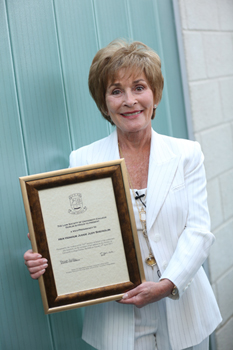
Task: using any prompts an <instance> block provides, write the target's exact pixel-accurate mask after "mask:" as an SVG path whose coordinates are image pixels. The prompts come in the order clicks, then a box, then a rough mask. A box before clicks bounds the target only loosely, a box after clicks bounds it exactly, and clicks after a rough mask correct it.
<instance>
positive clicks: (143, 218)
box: [139, 207, 146, 222]
mask: <svg viewBox="0 0 233 350" xmlns="http://www.w3.org/2000/svg"><path fill="white" fill-rule="evenodd" d="M139 218H140V221H141V222H146V211H145V209H144V208H143V207H142V208H141V210H140V211H139Z"/></svg>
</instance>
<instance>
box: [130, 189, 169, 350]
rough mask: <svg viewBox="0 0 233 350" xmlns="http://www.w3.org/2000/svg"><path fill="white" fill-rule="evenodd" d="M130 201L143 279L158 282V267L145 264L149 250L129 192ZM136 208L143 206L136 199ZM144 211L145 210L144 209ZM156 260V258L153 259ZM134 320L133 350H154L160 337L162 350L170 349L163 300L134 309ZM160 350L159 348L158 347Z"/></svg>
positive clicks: (143, 199) (140, 192)
mask: <svg viewBox="0 0 233 350" xmlns="http://www.w3.org/2000/svg"><path fill="white" fill-rule="evenodd" d="M136 191H137V192H138V193H139V195H142V194H145V193H146V189H141V190H134V192H135V193H136ZM130 193H131V199H132V204H133V211H134V216H135V221H136V227H137V232H138V239H139V244H140V248H141V255H142V261H143V267H144V272H145V278H146V280H147V281H153V282H158V281H159V277H158V267H157V265H156V266H154V268H153V269H152V268H151V267H150V266H148V265H147V264H146V262H145V260H146V258H147V257H148V255H149V250H148V247H147V243H146V240H145V238H144V236H143V233H142V224H141V221H140V219H139V212H138V208H137V205H136V200H135V199H134V193H133V191H132V190H130ZM142 201H143V202H144V203H145V204H146V198H145V197H142ZM137 202H138V207H139V208H140V209H141V207H142V206H143V205H142V203H141V202H140V200H139V199H137ZM144 209H145V210H146V208H144ZM155 259H156V257H155ZM134 318H135V343H134V349H135V350H142V349H143V350H156V349H157V345H156V343H157V342H158V344H159V343H160V337H162V338H163V339H162V343H163V346H166V347H163V349H167V350H169V349H170V344H169V340H168V339H169V336H168V331H167V317H166V305H165V299H162V300H160V301H159V302H156V303H151V304H148V305H146V306H144V307H142V308H140V309H139V308H137V307H136V306H135V307H134ZM165 339H167V342H168V344H166V345H165V344H164V341H165ZM159 348H160V347H159Z"/></svg>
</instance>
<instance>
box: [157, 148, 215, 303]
mask: <svg viewBox="0 0 233 350" xmlns="http://www.w3.org/2000/svg"><path fill="white" fill-rule="evenodd" d="M203 161H204V156H203V154H202V152H201V148H200V145H199V144H198V143H197V142H195V143H194V152H191V154H189V157H188V160H187V163H186V164H185V163H184V164H185V166H184V181H185V189H186V193H187V199H188V216H187V222H186V225H185V228H184V230H183V232H182V233H181V235H180V237H179V239H178V242H177V246H176V248H175V251H174V253H173V255H172V257H171V260H170V261H169V264H168V266H167V268H166V269H165V271H164V272H163V274H162V276H161V279H164V278H167V279H169V280H171V281H172V282H173V283H174V284H175V285H176V287H177V288H178V292H179V294H178V296H179V297H181V296H182V294H183V293H184V292H185V290H186V289H187V288H189V286H190V285H191V282H192V279H193V277H194V276H195V274H196V273H197V271H198V270H199V269H200V267H201V265H202V264H203V262H204V261H205V260H206V258H207V257H208V255H209V251H210V247H211V245H212V244H213V242H214V239H215V238H214V236H213V234H212V233H211V232H210V217H209V211H208V205H207V193H206V176H205V170H204V165H203Z"/></svg>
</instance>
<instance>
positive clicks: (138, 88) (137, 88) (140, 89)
mask: <svg viewBox="0 0 233 350" xmlns="http://www.w3.org/2000/svg"><path fill="white" fill-rule="evenodd" d="M136 90H137V91H142V90H144V86H141V85H140V86H136Z"/></svg>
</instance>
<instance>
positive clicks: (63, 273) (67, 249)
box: [20, 159, 145, 313]
mask: <svg viewBox="0 0 233 350" xmlns="http://www.w3.org/2000/svg"><path fill="white" fill-rule="evenodd" d="M126 173H127V172H126V166H125V162H124V159H119V160H116V161H111V162H105V163H99V164H94V165H90V166H82V167H77V168H69V169H65V170H58V171H53V172H48V173H42V174H38V175H31V176H25V177H21V178H20V185H21V190H22V195H23V200H24V206H25V212H26V217H27V222H28V227H29V232H30V237H31V243H32V248H33V251H34V252H38V253H39V254H41V255H42V256H43V257H44V258H46V259H47V260H48V267H47V269H46V272H45V273H44V275H43V276H41V277H40V278H39V285H40V290H41V295H42V300H43V305H44V311H45V313H52V312H58V311H63V310H68V309H72V308H77V307H82V306H87V305H92V304H96V303H102V302H107V301H111V300H119V299H121V297H122V295H123V294H124V293H125V292H126V291H128V290H130V289H132V288H135V287H136V286H138V285H139V284H140V283H142V282H143V281H144V280H145V277H144V270H143V265H142V260H141V253H140V248H139V243H138V238H137V231H136V225H135V220H134V214H133V209H132V204H131V197H130V191H129V186H128V180H127V175H126Z"/></svg>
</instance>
